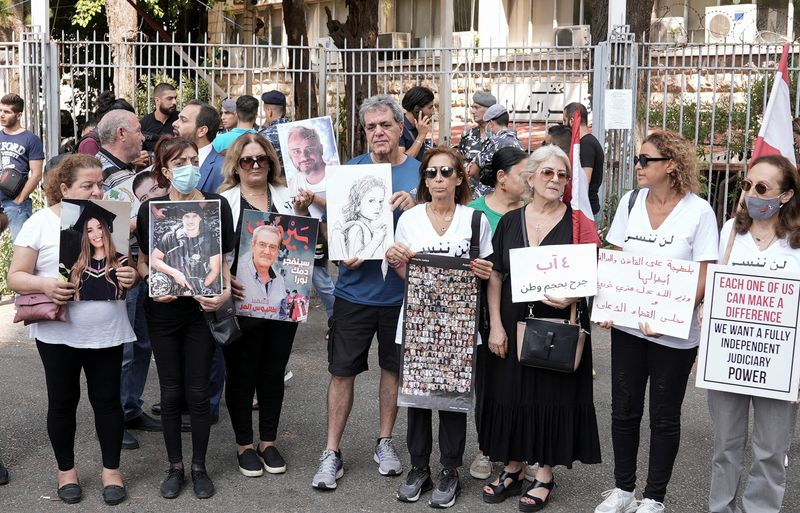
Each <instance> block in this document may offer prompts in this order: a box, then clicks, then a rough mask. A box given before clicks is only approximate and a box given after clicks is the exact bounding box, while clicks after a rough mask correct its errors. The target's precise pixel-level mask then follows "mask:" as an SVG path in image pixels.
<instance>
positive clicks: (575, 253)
mask: <svg viewBox="0 0 800 513" xmlns="http://www.w3.org/2000/svg"><path fill="white" fill-rule="evenodd" d="M509 259H510V261H511V272H510V273H509V275H510V276H511V300H512V301H513V302H514V303H527V302H532V301H540V300H542V299H544V296H545V294H547V295H548V296H551V297H559V298H567V297H586V296H594V295H595V294H596V293H597V246H596V245H594V244H562V245H555V246H538V247H528V248H516V249H512V250H511V251H510V252H509Z"/></svg>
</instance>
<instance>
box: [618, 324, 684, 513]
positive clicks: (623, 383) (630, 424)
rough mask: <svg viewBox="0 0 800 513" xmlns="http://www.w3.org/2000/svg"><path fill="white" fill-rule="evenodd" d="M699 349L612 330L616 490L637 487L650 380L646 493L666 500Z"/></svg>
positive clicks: (660, 499)
mask: <svg viewBox="0 0 800 513" xmlns="http://www.w3.org/2000/svg"><path fill="white" fill-rule="evenodd" d="M696 356H697V348H693V349H674V348H671V347H666V346H662V345H660V344H656V343H654V342H650V341H648V340H645V339H642V338H639V337H637V336H635V335H630V334H628V333H625V332H624V331H620V330H618V329H612V330H611V376H612V381H611V437H612V441H613V444H614V479H615V480H616V486H617V488H621V489H622V490H625V491H628V492H632V491H633V490H634V489H635V488H636V461H637V455H638V452H639V430H640V425H641V422H642V414H643V412H644V393H645V388H646V387H647V380H648V378H649V379H650V457H649V459H648V462H649V468H648V471H647V485H646V487H645V490H644V493H643V497H644V498H646V499H653V500H655V501H658V502H663V501H664V496H665V495H666V493H667V484H669V480H670V477H672V468H673V466H674V464H675V458H676V457H677V455H678V448H679V447H680V443H681V406H682V405H683V397H684V395H685V394H686V382H687V381H688V379H689V373H690V372H691V370H692V365H693V364H694V360H695V357H696Z"/></svg>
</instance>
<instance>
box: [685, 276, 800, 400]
mask: <svg viewBox="0 0 800 513" xmlns="http://www.w3.org/2000/svg"><path fill="white" fill-rule="evenodd" d="M706 273H707V274H706V295H705V305H704V307H703V326H702V329H701V336H700V348H699V354H698V364H697V386H698V387H700V388H710V389H713V390H722V391H725V392H732V393H735V394H747V395H754V396H759V397H768V398H771V399H781V400H784V401H794V400H796V399H797V388H798V383H800V351H798V350H797V324H798V316H799V312H798V310H800V308H799V307H800V304H799V302H798V291H800V275H797V274H792V273H786V272H781V271H769V272H768V273H766V272H764V271H763V270H761V271H760V270H752V271H751V270H742V269H741V268H739V267H730V266H722V265H709V266H708V270H707V272H706Z"/></svg>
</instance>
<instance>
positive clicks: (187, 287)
mask: <svg viewBox="0 0 800 513" xmlns="http://www.w3.org/2000/svg"><path fill="white" fill-rule="evenodd" d="M221 223H222V220H221V216H220V200H201V201H151V202H150V227H149V231H148V233H149V234H150V241H149V242H150V244H149V248H150V254H149V255H148V260H149V265H150V278H149V280H148V283H149V285H150V297H161V296H194V295H201V296H218V295H220V294H222V232H221V229H220V225H221Z"/></svg>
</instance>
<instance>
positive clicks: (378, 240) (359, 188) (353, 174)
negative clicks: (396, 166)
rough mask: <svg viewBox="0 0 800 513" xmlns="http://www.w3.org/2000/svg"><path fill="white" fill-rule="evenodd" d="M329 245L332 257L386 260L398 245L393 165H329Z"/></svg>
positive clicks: (336, 258)
mask: <svg viewBox="0 0 800 513" xmlns="http://www.w3.org/2000/svg"><path fill="white" fill-rule="evenodd" d="M327 172H328V180H327V200H328V244H329V249H330V251H329V255H330V259H331V260H346V259H349V258H362V259H364V260H383V257H384V255H385V254H386V250H387V249H389V247H390V246H391V245H392V244H394V220H393V218H392V211H391V206H390V204H389V198H390V197H391V195H392V167H391V166H390V165H389V164H370V165H355V166H338V167H330V168H328V171H327Z"/></svg>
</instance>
